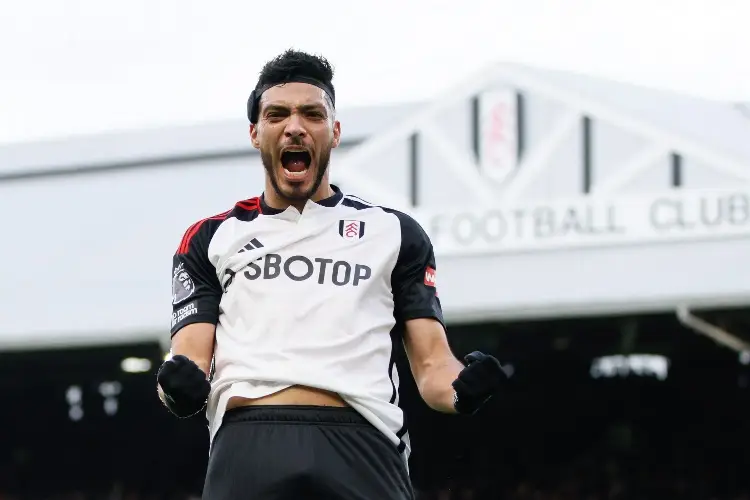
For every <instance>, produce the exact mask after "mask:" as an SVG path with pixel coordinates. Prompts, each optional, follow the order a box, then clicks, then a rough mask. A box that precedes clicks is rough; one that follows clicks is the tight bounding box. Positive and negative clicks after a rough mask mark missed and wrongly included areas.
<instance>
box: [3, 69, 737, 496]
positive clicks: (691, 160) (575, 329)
mask: <svg viewBox="0 0 750 500" xmlns="http://www.w3.org/2000/svg"><path fill="white" fill-rule="evenodd" d="M748 116H749V115H748V114H747V112H746V111H745V110H743V109H742V108H741V107H739V106H735V105H733V104H731V103H721V102H712V101H704V100H700V99H696V98H691V97H684V96H681V95H675V94H670V93H666V92H661V91H654V90H650V89H646V88H639V87H634V86H629V85H624V84H620V83H616V82H612V81H604V80H599V79H594V78H589V77H585V76H581V75H574V74H567V73H558V72H551V71H543V70H540V69H536V68H530V67H524V66H517V65H497V66H493V67H490V68H487V69H486V70H485V71H483V72H482V74H481V75H479V77H477V76H476V75H473V76H471V77H470V78H467V81H466V83H465V84H463V85H461V86H459V87H458V88H457V89H456V90H453V91H451V92H448V93H446V95H444V96H442V97H441V98H439V99H436V100H435V101H433V102H426V103H415V104H413V105H397V106H389V107H377V108H353V109H342V110H340V112H339V118H340V120H341V122H342V129H343V139H344V142H343V144H342V146H341V148H340V149H339V150H338V151H337V152H335V153H334V157H333V161H332V175H333V179H334V182H335V183H336V184H338V185H339V186H341V187H342V188H343V189H344V190H345V191H349V192H350V193H353V194H356V195H358V196H360V197H362V198H365V199H368V200H369V201H372V202H375V203H379V204H385V205H390V206H393V207H395V208H400V209H402V210H404V211H407V212H409V213H411V214H413V215H414V216H415V217H416V218H417V219H418V220H419V221H420V222H421V223H422V224H423V226H424V227H425V229H426V230H427V231H428V233H429V234H430V236H431V237H432V239H433V242H434V244H435V247H436V251H437V253H438V271H437V283H438V288H439V290H440V296H441V299H442V302H443V306H444V310H445V314H446V318H447V320H448V324H449V336H450V340H451V342H452V345H453V346H454V348H455V351H456V353H457V354H459V355H463V354H465V353H467V352H469V351H471V350H474V349H483V350H485V351H488V352H491V353H493V354H494V355H495V356H497V357H498V358H499V359H501V360H502V361H503V362H504V363H507V365H508V367H509V369H511V370H512V377H511V379H510V381H509V384H508V387H507V389H506V391H505V392H504V393H503V394H502V395H501V396H500V397H498V398H496V399H495V401H494V402H493V403H492V404H491V405H490V407H489V408H488V409H487V410H486V411H484V412H482V414H480V415H478V416H476V417H475V418H474V419H464V418H458V417H446V416H442V415H438V414H436V413H434V412H431V411H429V410H428V409H427V408H426V407H425V405H424V404H423V403H422V402H421V400H419V398H418V397H417V395H416V392H415V388H414V386H413V383H412V381H411V380H410V378H409V374H408V368H407V367H406V366H405V365H404V359H403V358H402V359H401V370H402V371H401V373H402V377H403V379H404V381H403V387H402V397H401V401H402V403H403V405H404V407H405V408H406V411H407V416H408V418H409V421H410V423H411V425H410V428H411V438H412V445H413V450H414V451H413V454H412V459H411V470H412V476H413V478H414V482H415V486H416V487H417V489H418V490H419V492H420V498H424V499H440V500H448V499H451V500H453V499H500V498H502V499H519V500H521V499H523V500H526V499H528V500H531V499H533V500H542V499H566V500H567V499H571V500H572V499H580V500H594V499H657V498H658V499H667V498H696V499H698V498H700V499H732V500H739V499H748V498H750V496H748V495H749V492H750V474H748V470H750V418H749V416H750V388H748V384H749V382H750V346H749V345H748V342H750V333H748V328H750V314H748V312H749V309H748V306H750V271H748V266H747V265H746V260H747V256H748V255H750V189H749V186H750V183H749V182H750V168H748V166H749V165H748V164H750V119H749V118H748ZM246 127H247V125H246V123H244V122H242V121H228V122H221V123H209V124H205V125H200V126H190V127H175V128H171V129H158V130H142V131H137V132H128V133H121V134H112V135H98V136H91V137H80V138H70V139H66V140H61V141H48V142H44V143H34V144H15V145H7V146H2V147H0V211H2V213H3V214H4V217H3V225H2V235H3V237H2V253H1V254H0V255H2V259H0V277H2V281H1V283H2V286H0V385H1V386H2V394H3V405H2V406H3V411H2V412H0V419H2V421H1V422H0V428H2V429H3V431H2V432H1V433H0V499H2V500H10V499H13V500H21V499H23V500H26V499H66V500H67V499H70V500H73V499H76V500H83V499H87V500H88V499H112V500H115V499H116V500H120V499H122V500H135V499H162V498H163V499H167V498H169V499H180V500H184V499H187V498H199V495H200V490H201V486H202V481H203V474H204V470H205V466H206V461H207V432H206V426H205V421H204V419H203V417H197V418H193V419H190V420H185V421H178V420H176V419H174V418H172V417H171V416H170V415H169V414H168V413H167V412H166V411H165V410H164V409H163V408H162V407H161V405H160V403H159V402H158V400H157V398H156V393H155V376H154V374H155V370H156V368H157V367H158V365H159V363H160V362H161V360H162V359H163V357H164V355H165V352H166V351H167V350H168V344H169V336H168V329H169V322H170V318H169V315H170V263H171V255H172V253H173V252H174V250H175V247H176V245H177V243H178V241H179V239H180V237H181V235H182V233H183V231H184V230H185V229H186V228H187V226H188V225H189V224H191V223H192V222H193V221H195V220H197V219H199V218H202V217H205V216H207V215H211V214H214V213H219V212H222V211H224V210H226V209H227V208H228V207H229V206H230V205H231V204H233V203H234V202H235V201H237V200H240V199H245V198H249V197H251V196H255V195H258V194H259V193H260V192H261V191H262V186H263V170H262V167H261V165H260V160H259V157H258V155H256V153H255V151H254V150H253V149H252V148H251V147H250V144H249V142H248V141H247V138H246V137H247V136H246V132H247V128H246Z"/></svg>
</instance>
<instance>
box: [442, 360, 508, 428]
mask: <svg viewBox="0 0 750 500" xmlns="http://www.w3.org/2000/svg"><path fill="white" fill-rule="evenodd" d="M464 360H465V361H466V364H467V366H466V368H464V369H463V370H461V373H459V374H458V378H457V379H456V380H454V381H453V389H454V390H455V391H456V395H455V396H454V400H453V407H454V408H455V409H456V411H457V412H458V413H462V414H473V413H476V411H477V410H479V408H481V407H482V405H484V403H486V402H487V401H488V400H489V399H490V398H491V397H492V395H493V394H494V393H495V392H497V390H498V389H499V388H500V387H501V385H502V384H503V383H504V382H505V380H506V379H507V378H508V376H507V375H506V373H505V371H504V370H503V368H502V366H500V362H499V361H498V360H497V359H495V358H494V357H492V356H488V355H487V354H483V353H481V352H479V351H474V352H472V353H471V354H469V355H467V356H466V357H465V358H464Z"/></svg>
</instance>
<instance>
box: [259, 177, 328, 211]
mask: <svg viewBox="0 0 750 500" xmlns="http://www.w3.org/2000/svg"><path fill="white" fill-rule="evenodd" d="M333 195H334V191H333V188H332V187H331V185H330V184H329V183H328V182H327V181H324V182H322V183H321V184H320V186H319V187H318V189H317V190H316V191H315V192H314V193H313V195H312V196H310V198H309V199H310V200H312V201H316V202H317V201H320V200H324V199H326V198H330V197H331V196H333ZM263 197H264V200H265V202H266V204H267V205H268V206H269V207H273V208H275V209H277V210H286V209H287V208H288V207H294V208H296V209H297V210H298V211H300V212H301V211H302V209H303V208H304V207H305V203H306V202H307V200H290V199H288V198H285V197H284V196H281V195H279V193H277V192H276V189H274V187H273V184H271V182H270V181H269V180H268V179H266V189H265V192H264V193H263Z"/></svg>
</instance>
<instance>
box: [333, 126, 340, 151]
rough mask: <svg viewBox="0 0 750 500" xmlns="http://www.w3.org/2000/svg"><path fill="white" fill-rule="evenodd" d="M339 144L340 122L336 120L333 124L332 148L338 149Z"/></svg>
mask: <svg viewBox="0 0 750 500" xmlns="http://www.w3.org/2000/svg"><path fill="white" fill-rule="evenodd" d="M340 142H341V122H339V121H338V120H336V121H335V122H333V147H334V148H336V147H338V145H339V143H340Z"/></svg>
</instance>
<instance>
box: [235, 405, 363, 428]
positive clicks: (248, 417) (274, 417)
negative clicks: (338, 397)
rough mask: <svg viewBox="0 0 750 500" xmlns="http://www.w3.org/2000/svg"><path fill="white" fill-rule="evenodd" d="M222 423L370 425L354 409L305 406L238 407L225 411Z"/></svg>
mask: <svg viewBox="0 0 750 500" xmlns="http://www.w3.org/2000/svg"><path fill="white" fill-rule="evenodd" d="M222 421H223V422H225V423H230V422H300V423H312V424H315V423H319V424H358V425H368V426H369V425H370V423H369V422H368V421H367V419H365V418H364V417H363V416H362V415H361V414H360V413H359V412H358V411H357V410H355V409H354V408H346V407H337V406H305V405H258V406H240V407H238V408H232V409H231V410H227V411H226V413H225V414H224V418H223V419H222Z"/></svg>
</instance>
